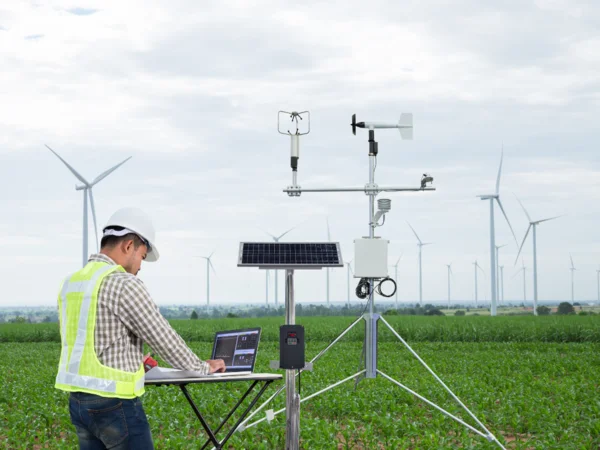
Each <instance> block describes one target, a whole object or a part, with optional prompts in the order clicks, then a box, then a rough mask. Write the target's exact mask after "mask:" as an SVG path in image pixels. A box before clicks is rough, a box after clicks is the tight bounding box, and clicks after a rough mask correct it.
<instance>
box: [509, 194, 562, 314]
mask: <svg viewBox="0 0 600 450" xmlns="http://www.w3.org/2000/svg"><path fill="white" fill-rule="evenodd" d="M515 197H516V195H515ZM517 201H518V202H519V204H520V205H521V208H523V212H524V213H525V215H526V216H527V220H528V221H529V226H528V227H527V231H526V232H525V237H524V238H523V242H521V247H520V248H519V253H518V254H517V258H516V259H515V264H516V263H517V261H518V259H519V255H520V254H521V250H523V246H524V245H525V241H526V240H527V236H528V235H529V230H531V229H532V228H533V314H535V315H536V316H537V315H538V313H537V303H538V282H537V226H538V225H539V224H540V223H542V222H548V221H549V220H554V219H558V218H559V217H560V216H554V217H549V218H547V219H541V220H531V216H529V213H528V212H527V210H526V209H525V206H523V203H521V200H519V198H518V197H517Z"/></svg>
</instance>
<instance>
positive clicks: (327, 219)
mask: <svg viewBox="0 0 600 450" xmlns="http://www.w3.org/2000/svg"><path fill="white" fill-rule="evenodd" d="M325 222H327V241H328V242H331V233H330V232H329V217H328V218H326V219H325Z"/></svg>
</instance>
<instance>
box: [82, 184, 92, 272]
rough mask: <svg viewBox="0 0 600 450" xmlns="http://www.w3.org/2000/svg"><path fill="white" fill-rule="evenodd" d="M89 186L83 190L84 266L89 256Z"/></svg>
mask: <svg viewBox="0 0 600 450" xmlns="http://www.w3.org/2000/svg"><path fill="white" fill-rule="evenodd" d="M87 194H88V191H87V188H85V189H84V190H83V266H82V267H85V265H86V264H87V260H88V257H89V256H90V255H88V216H87V210H88V206H87V205H88V199H87Z"/></svg>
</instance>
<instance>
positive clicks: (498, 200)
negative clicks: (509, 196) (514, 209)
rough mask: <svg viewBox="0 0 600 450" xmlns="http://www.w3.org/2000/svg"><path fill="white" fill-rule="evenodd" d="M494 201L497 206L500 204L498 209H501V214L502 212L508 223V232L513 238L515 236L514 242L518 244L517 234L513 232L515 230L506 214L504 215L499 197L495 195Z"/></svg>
mask: <svg viewBox="0 0 600 450" xmlns="http://www.w3.org/2000/svg"><path fill="white" fill-rule="evenodd" d="M496 201H497V202H498V206H500V209H501V210H502V214H504V218H505V219H506V223H508V227H509V228H510V232H511V233H512V235H513V238H515V244H517V245H519V242H518V241H517V235H516V234H515V231H514V230H513V227H512V225H511V224H510V220H508V216H507V215H506V211H504V207H503V206H502V202H501V201H500V197H496Z"/></svg>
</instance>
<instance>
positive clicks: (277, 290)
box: [265, 227, 296, 308]
mask: <svg viewBox="0 0 600 450" xmlns="http://www.w3.org/2000/svg"><path fill="white" fill-rule="evenodd" d="M294 228H296V227H293V228H290V229H289V230H287V231H286V232H285V233H282V234H280V235H279V236H274V235H272V234H271V233H269V232H266V231H265V233H267V234H268V235H269V236H271V238H273V241H275V242H279V239H281V238H282V237H284V236H285V235H286V234H288V233H289V232H290V231H292V230H293V229H294ZM278 273H279V271H278V270H275V308H278V307H279V301H278V300H279V296H278V293H279V289H278V285H277V281H278V278H279V277H278V276H277V275H278ZM268 304H269V271H268V270H267V306H268Z"/></svg>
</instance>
